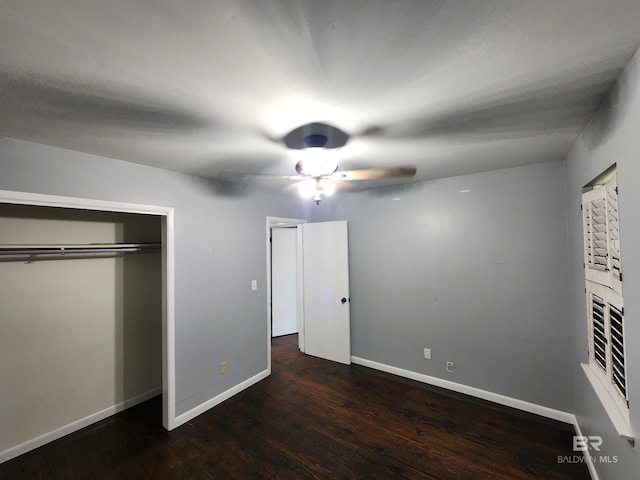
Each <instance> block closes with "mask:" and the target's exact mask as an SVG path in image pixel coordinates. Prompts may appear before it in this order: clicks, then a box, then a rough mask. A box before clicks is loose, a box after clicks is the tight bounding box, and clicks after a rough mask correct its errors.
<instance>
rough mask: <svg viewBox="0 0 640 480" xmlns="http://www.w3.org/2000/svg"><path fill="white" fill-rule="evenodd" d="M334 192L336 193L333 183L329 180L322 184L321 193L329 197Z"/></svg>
mask: <svg viewBox="0 0 640 480" xmlns="http://www.w3.org/2000/svg"><path fill="white" fill-rule="evenodd" d="M335 191H336V184H335V183H333V182H331V181H329V180H325V181H324V182H322V193H324V194H325V195H327V196H329V195H333V194H334V193H335Z"/></svg>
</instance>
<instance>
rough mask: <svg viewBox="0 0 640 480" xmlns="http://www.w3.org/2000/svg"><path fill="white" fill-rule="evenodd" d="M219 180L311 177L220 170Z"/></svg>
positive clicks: (260, 180)
mask: <svg viewBox="0 0 640 480" xmlns="http://www.w3.org/2000/svg"><path fill="white" fill-rule="evenodd" d="M215 176H216V178H217V179H218V180H223V181H227V182H238V183H262V182H265V181H271V180H298V181H300V180H307V179H308V178H309V177H307V176H302V175H271V174H268V173H243V172H219V173H217V174H216V175H215Z"/></svg>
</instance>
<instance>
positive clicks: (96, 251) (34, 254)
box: [0, 243, 162, 261]
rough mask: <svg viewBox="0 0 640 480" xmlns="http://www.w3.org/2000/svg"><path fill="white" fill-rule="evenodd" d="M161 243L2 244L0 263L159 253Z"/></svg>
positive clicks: (0, 247) (0, 245)
mask: <svg viewBox="0 0 640 480" xmlns="http://www.w3.org/2000/svg"><path fill="white" fill-rule="evenodd" d="M161 246H162V245H161V244H160V243H87V244H19V245H18V244H15V245H12V244H0V261H10V260H29V261H32V260H37V259H47V258H48V259H52V258H57V259H62V258H81V257H85V258H90V257H99V256H113V255H118V254H125V253H143V252H151V251H157V250H160V248H161Z"/></svg>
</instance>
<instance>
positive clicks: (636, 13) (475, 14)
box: [0, 0, 640, 187]
mask: <svg viewBox="0 0 640 480" xmlns="http://www.w3.org/2000/svg"><path fill="white" fill-rule="evenodd" d="M638 25H640V2H638V0H607V1H604V0H563V1H558V0H536V1H513V0H505V1H491V0H469V1H433V0H430V1H429V0H415V1H409V0H407V1H403V0H398V1H387V0H385V1H380V0H353V1H349V0H335V1H332V0H316V1H268V0H263V1H257V0H256V1H204V0H203V1H180V2H177V1H175V0H171V1H169V0H166V1H157V0H156V1H153V2H151V1H131V0H109V1H107V0H104V1H87V0H78V1H63V0H57V1H44V0H43V1H39V2H38V1H26V0H15V1H13V0H10V1H7V0H0V135H2V136H9V137H15V138H19V139H25V140H31V141H35V142H39V143H44V144H49V145H54V146H59V147H64V148H68V149H72V150H79V151H82V152H88V153H94V154H98V155H103V156H107V157H112V158H117V159H121V160H126V161H130V162H135V163H141V164H146V165H152V166H157V167H161V168H166V169H170V170H177V171H183V172H188V173H192V174H197V175H203V176H209V177H213V178H216V177H217V178H224V179H231V180H238V181H254V182H256V181H258V180H257V179H256V177H252V176H244V175H243V174H246V173H248V174H281V175H290V174H294V165H295V163H296V161H297V157H296V156H297V155H299V154H300V152H299V151H297V150H290V149H287V148H286V146H285V145H284V141H283V139H284V138H285V137H286V135H287V134H288V133H289V132H291V131H292V130H294V129H296V128H297V127H299V126H300V125H303V124H306V123H311V122H324V123H328V124H332V125H335V126H337V127H339V128H341V129H342V130H344V131H345V132H346V133H347V134H348V135H349V141H348V142H347V144H346V145H345V146H344V147H342V148H340V149H339V150H337V151H336V154H337V155H339V157H340V159H341V167H340V168H341V169H349V168H362V167H379V166H397V165H407V164H409V165H416V166H417V167H418V173H417V175H416V177H415V178H414V179H410V180H409V181H415V180H416V179H417V180H426V179H433V178H439V177H446V176H451V175H459V174H465V173H473V172H479V171H487V170H493V169H497V168H504V167H510V166H517V165H525V164H530V163H536V162H545V161H556V160H560V159H562V158H563V157H564V155H565V153H566V152H567V150H568V148H569V147H570V146H571V144H572V143H573V141H574V140H575V138H576V136H577V134H578V133H579V132H580V131H581V129H582V128H583V127H584V125H585V123H586V121H587V120H588V119H589V118H590V116H591V114H592V113H593V111H594V109H595V108H596V107H597V106H598V105H599V103H600V102H601V101H602V98H603V95H604V94H606V92H607V91H608V90H609V89H610V88H611V86H612V84H613V82H614V81H615V79H616V78H617V77H618V75H619V74H620V71H621V68H623V67H624V65H625V64H626V63H627V62H628V61H629V59H630V57H631V55H632V54H633V53H634V51H635V49H636V48H637V47H638V45H639V44H640V29H639V28H638ZM0 162H1V159H0ZM259 182H260V184H263V185H266V186H273V187H280V186H282V183H281V182H277V181H275V180H274V181H271V180H269V179H261V180H260V181H259ZM383 183H384V182H382V183H380V184H383ZM374 185H377V184H376V183H371V184H367V186H374Z"/></svg>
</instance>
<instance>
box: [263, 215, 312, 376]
mask: <svg viewBox="0 0 640 480" xmlns="http://www.w3.org/2000/svg"><path fill="white" fill-rule="evenodd" d="M303 223H307V221H306V220H304V219H301V218H286V217H267V231H266V251H267V282H266V284H267V370H268V373H269V375H271V229H272V228H273V227H293V226H297V225H302V224H303ZM297 253H298V300H301V299H302V235H301V232H300V230H298V252H297ZM298 318H299V319H300V329H299V330H298V345H299V346H300V350H301V351H303V352H304V309H303V306H302V301H298Z"/></svg>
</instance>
